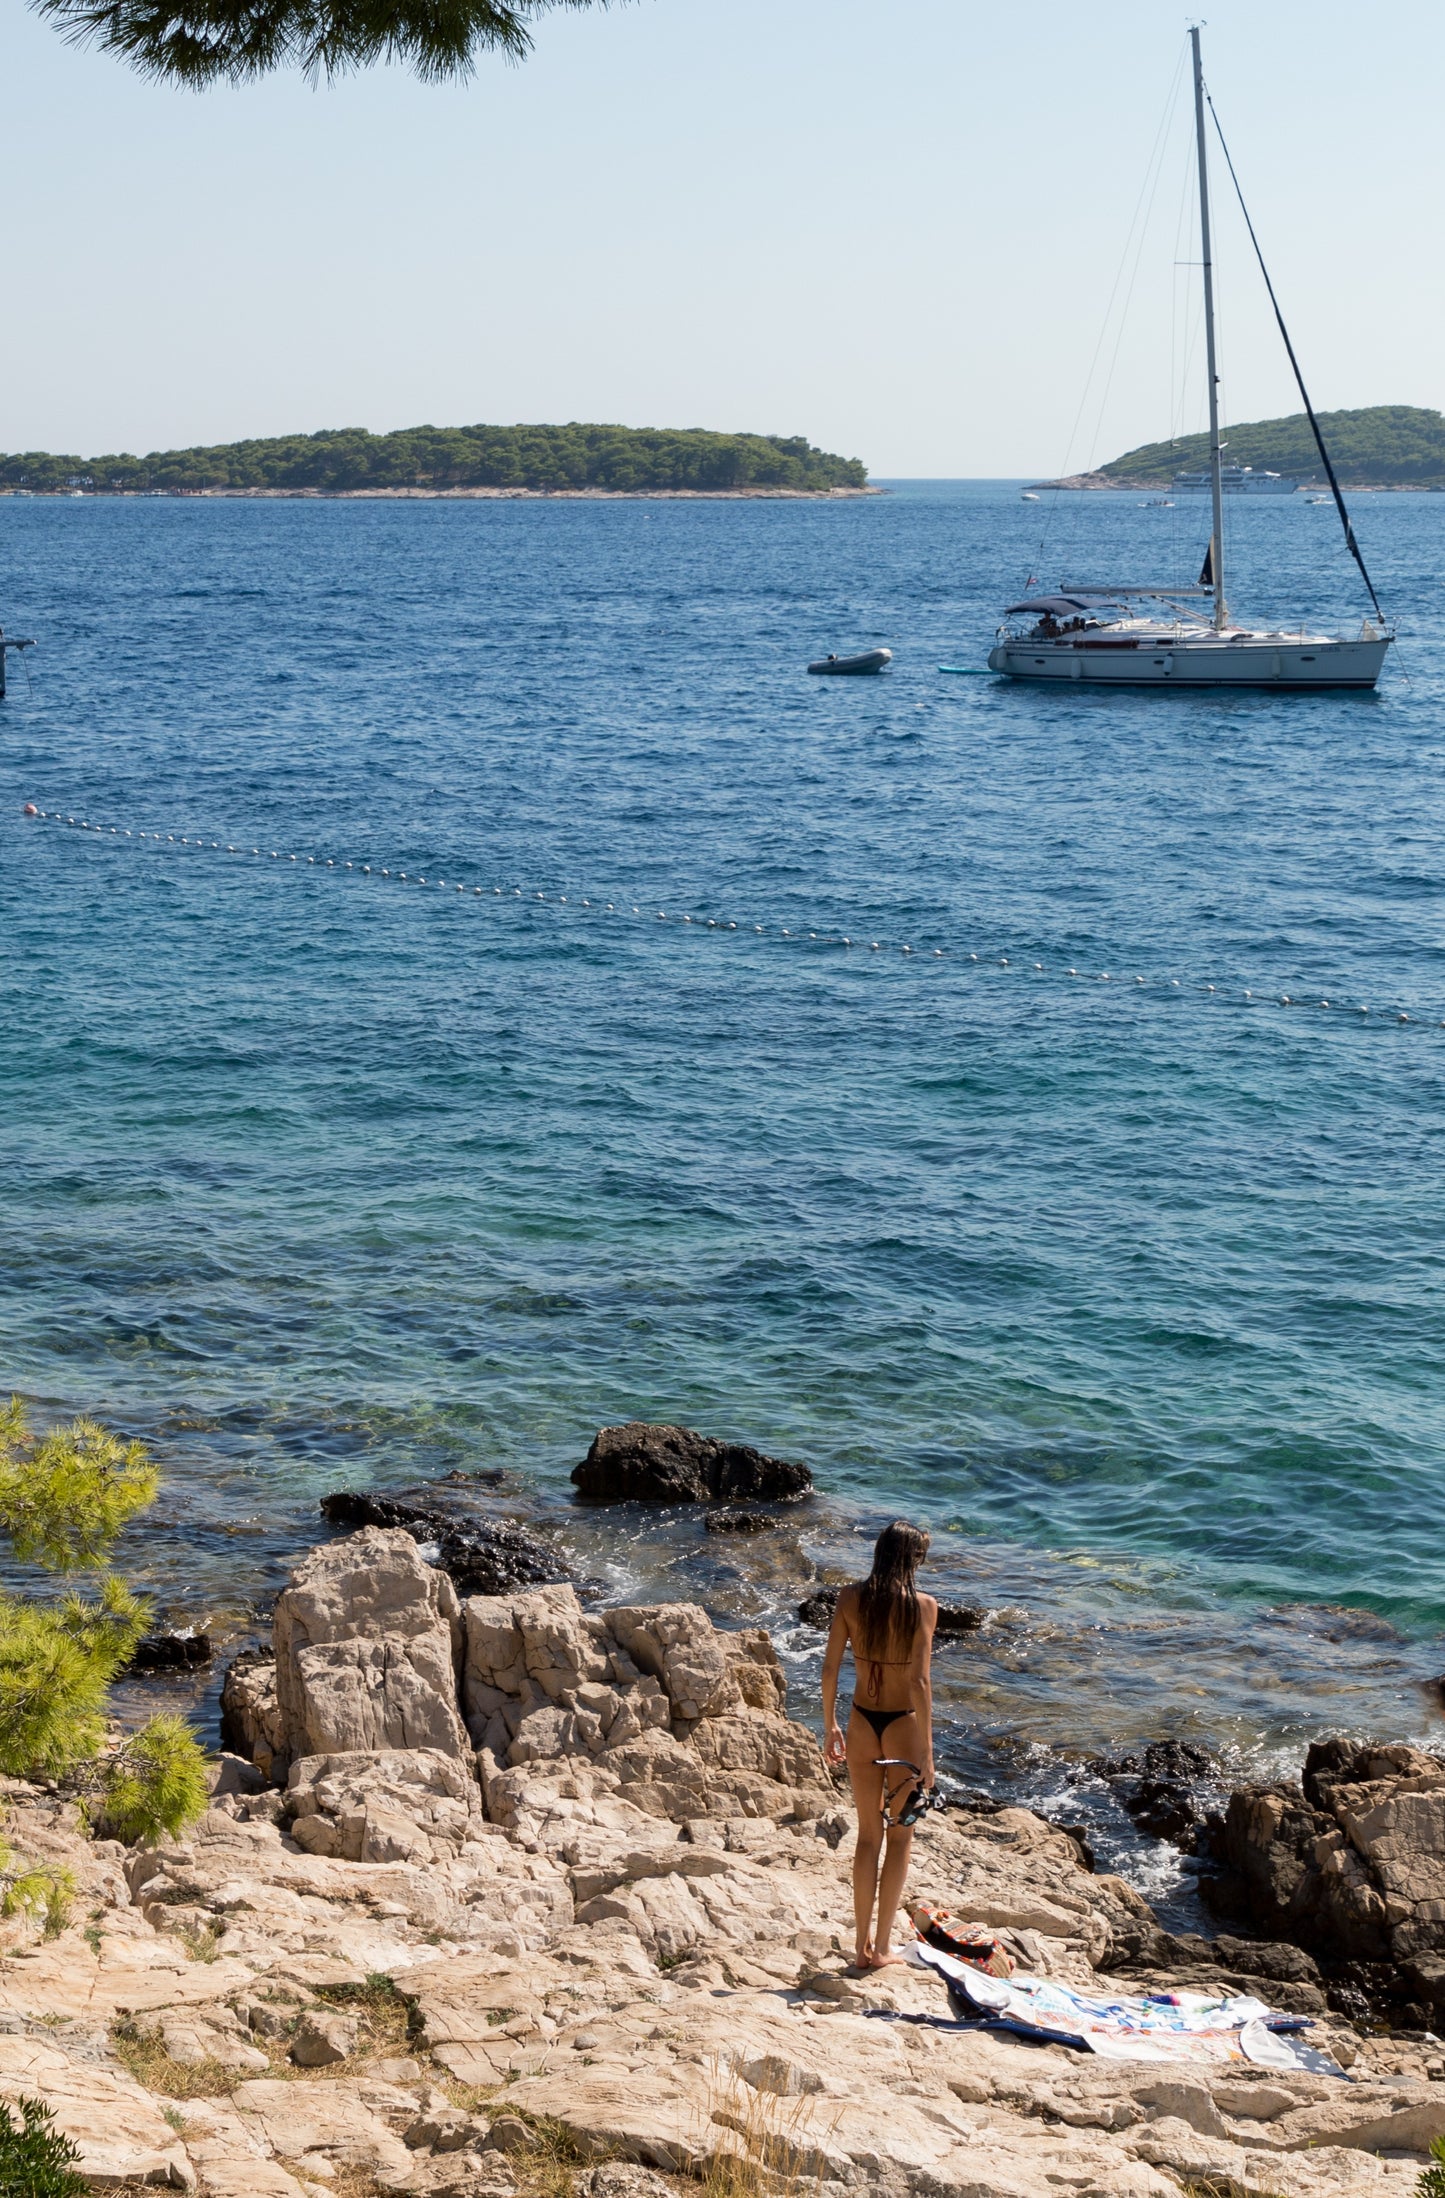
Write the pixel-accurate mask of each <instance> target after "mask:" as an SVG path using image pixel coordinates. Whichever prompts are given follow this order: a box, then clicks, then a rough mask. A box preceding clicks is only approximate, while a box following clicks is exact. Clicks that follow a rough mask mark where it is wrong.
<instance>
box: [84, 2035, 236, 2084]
mask: <svg viewBox="0 0 1445 2198" xmlns="http://www.w3.org/2000/svg"><path fill="white" fill-rule="evenodd" d="M111 2042H112V2043H113V2045H114V2046H115V2057H116V2059H117V2060H118V2061H119V2062H120V2064H121V2066H122V2067H123V2068H127V2069H129V2070H130V2073H131V2075H132V2076H134V2078H135V2080H136V2082H137V2083H138V2084H140V2085H142V2086H143V2088H144V2089H145V2090H147V2091H155V2092H158V2093H159V2094H160V2096H161V2097H162V2098H164V2099H220V2098H224V2097H226V2096H227V2095H228V2094H229V2093H231V2092H232V2091H234V2090H235V2088H236V2086H237V2084H238V2083H239V2082H240V2081H241V2073H240V2071H239V2070H237V2069H234V2068H227V2067H226V2066H225V2064H224V2063H223V2062H221V2061H198V2062H196V2063H195V2065H194V2066H191V2065H189V2064H187V2063H184V2062H181V2061H173V2060H172V2059H171V2057H170V2054H169V2053H168V2052H167V2051H166V2049H165V2047H164V2045H163V2044H162V2043H161V2037H160V2032H159V2031H158V2030H142V2029H141V2028H140V2027H139V2025H138V2024H136V2023H134V2022H119V2023H117V2024H116V2025H115V2027H114V2029H113V2030H112V2032H111Z"/></svg>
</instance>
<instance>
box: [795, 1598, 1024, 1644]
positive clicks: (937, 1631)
mask: <svg viewBox="0 0 1445 2198" xmlns="http://www.w3.org/2000/svg"><path fill="white" fill-rule="evenodd" d="M839 1593H840V1590H839V1589H838V1588H836V1587H819V1588H814V1590H813V1592H812V1594H811V1595H810V1596H809V1597H808V1598H807V1600H806V1601H805V1602H802V1603H799V1605H798V1608H797V1613H796V1616H797V1620H798V1623H799V1625H800V1626H816V1627H817V1629H818V1631H819V1632H820V1633H826V1632H827V1630H828V1628H829V1626H831V1624H832V1623H833V1612H834V1609H835V1608H836V1606H837V1602H838V1596H839ZM987 1616H988V1612H987V1611H986V1610H979V1609H976V1608H975V1607H974V1606H973V1605H972V1604H971V1603H940V1604H939V1606H938V1624H937V1626H936V1627H935V1628H934V1639H935V1640H938V1641H949V1640H956V1639H957V1637H958V1636H959V1635H960V1634H963V1633H977V1631H978V1629H979V1627H980V1626H981V1625H982V1624H983V1622H984V1619H985V1618H986V1617H987Z"/></svg>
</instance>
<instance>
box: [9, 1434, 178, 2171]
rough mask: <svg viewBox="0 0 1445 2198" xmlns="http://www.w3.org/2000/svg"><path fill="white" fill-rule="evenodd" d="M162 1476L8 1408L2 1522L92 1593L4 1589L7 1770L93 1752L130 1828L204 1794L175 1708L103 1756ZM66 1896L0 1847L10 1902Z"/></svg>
mask: <svg viewBox="0 0 1445 2198" xmlns="http://www.w3.org/2000/svg"><path fill="white" fill-rule="evenodd" d="M158 1485H159V1477H158V1475H157V1473H156V1469H155V1467H154V1466H153V1465H152V1464H151V1462H150V1460H149V1458H148V1457H147V1456H146V1453H145V1451H144V1449H143V1448H142V1446H141V1445H140V1444H139V1443H136V1442H132V1443H123V1442H121V1441H120V1440H119V1439H118V1438H117V1437H116V1436H114V1435H111V1434H108V1433H107V1431H106V1430H105V1429H104V1428H103V1427H98V1426H97V1425H96V1423H95V1422H94V1421H93V1420H84V1419H80V1420H73V1421H72V1422H71V1423H70V1425H69V1426H68V1427H57V1428H52V1429H51V1431H50V1433H49V1434H47V1435H43V1436H41V1437H39V1438H38V1439H37V1438H35V1437H34V1436H32V1435H31V1433H30V1431H29V1429H28V1427H27V1426H26V1422H25V1413H24V1409H23V1407H22V1405H21V1403H20V1400H19V1398H18V1397H12V1398H11V1400H10V1404H9V1408H8V1409H7V1410H4V1411H0V1534H4V1535H7V1536H8V1537H9V1539H10V1541H11V1543H12V1545H13V1547H14V1550H15V1554H16V1556H17V1557H19V1558H20V1559H22V1561H24V1562H26V1563H33V1564H39V1565H43V1566H44V1567H45V1568H46V1570H47V1571H51V1572H58V1573H61V1574H67V1573H75V1572H80V1571H88V1572H90V1573H91V1574H92V1575H93V1581H92V1588H91V1592H90V1593H89V1594H88V1595H83V1594H81V1593H80V1592H79V1591H78V1590H77V1589H74V1588H72V1589H70V1590H69V1591H68V1592H67V1593H66V1594H65V1595H64V1596H63V1597H62V1598H61V1600H60V1601H59V1602H58V1603H53V1604H51V1603H42V1602H38V1601H36V1600H35V1599H34V1598H32V1597H29V1596H21V1595H15V1594H8V1593H5V1592H3V1591H0V1774H5V1775H8V1776H10V1777H18V1778H33V1777H46V1778H55V1777H59V1776H60V1775H61V1774H62V1773H65V1772H71V1771H74V1770H75V1769H76V1768H77V1767H78V1766H82V1765H87V1764H88V1765H89V1770H88V1772H87V1773H85V1774H83V1777H82V1784H85V1785H88V1786H89V1788H90V1789H91V1791H92V1792H93V1793H95V1794H96V1795H98V1797H99V1814H100V1816H101V1818H102V1820H103V1821H104V1823H105V1825H106V1827H107V1829H108V1830H111V1831H113V1832H114V1833H115V1834H116V1835H117V1836H119V1837H120V1838H123V1839H126V1840H135V1839H155V1838H158V1837H159V1836H160V1835H161V1834H162V1833H163V1832H171V1833H175V1832H179V1831H181V1830H182V1829H183V1828H184V1827H185V1825H186V1824H188V1823H190V1822H191V1821H192V1819H193V1818H195V1817H196V1816H198V1815H199V1814H200V1812H201V1810H202V1809H204V1807H205V1805H206V1783H205V1762H204V1758H203V1756H202V1754H201V1750H200V1748H199V1746H198V1744H197V1742H196V1738H195V1735H194V1734H193V1733H192V1732H191V1730H190V1728H189V1727H188V1726H187V1725H185V1724H184V1723H183V1722H182V1721H181V1719H180V1718H178V1717H174V1716H164V1717H155V1718H152V1719H151V1721H150V1723H149V1724H148V1725H146V1726H145V1727H143V1728H142V1730H141V1731H140V1732H138V1733H136V1734H134V1735H133V1736H132V1738H131V1739H130V1740H129V1741H127V1742H126V1744H125V1746H124V1747H123V1748H121V1749H120V1750H119V1751H118V1753H117V1754H115V1755H114V1756H112V1757H111V1758H110V1759H109V1760H108V1761H107V1762H104V1763H98V1762H96V1760H95V1758H96V1751H97V1750H98V1748H99V1747H100V1744H101V1741H102V1738H103V1737H104V1732H105V1712H106V1704H107V1697H108V1693H109V1689H110V1684H111V1681H112V1680H113V1679H114V1678H115V1676H116V1674H117V1673H118V1672H119V1671H120V1670H121V1669H122V1668H123V1667H124V1666H125V1664H127V1663H128V1662H129V1660H130V1657H131V1655H132V1654H133V1652H134V1649H135V1645H136V1642H137V1641H138V1640H139V1639H140V1636H141V1634H142V1633H143V1632H144V1630H145V1624H146V1619H147V1616H148V1615H149V1613H148V1609H147V1606H146V1604H145V1602H144V1601H143V1600H142V1599H141V1598H140V1597H139V1596H136V1595H134V1594H132V1592H131V1590H130V1589H129V1588H128V1587H127V1586H126V1585H125V1583H124V1581H122V1580H119V1579H117V1578H116V1576H115V1574H114V1573H112V1572H110V1571H108V1570H107V1569H106V1562H107V1559H108V1558H109V1555H110V1552H111V1549H112V1547H113V1545H114V1543H115V1539H116V1536H117V1535H118V1534H119V1533H120V1531H121V1529H122V1527H124V1526H126V1525H127V1524H128V1523H129V1521H130V1520H131V1519H133V1518H134V1517H135V1516H136V1514H137V1513H138V1512H140V1511H142V1510H144V1509H145V1507H146V1505H147V1504H149V1503H150V1502H151V1501H152V1500H153V1498H154V1496H155V1493H156V1489H157V1486H158ZM67 1898H68V1895H67V1892H66V1889H65V1888H64V1887H63V1886H62V1885H61V1884H60V1882H59V1879H58V1878H56V1877H54V1876H53V1874H47V1873H45V1872H36V1871H30V1872H17V1871H16V1870H15V1868H14V1867H13V1860H12V1858H11V1857H10V1856H9V1854H8V1851H4V1850H0V1909H3V1911H4V1912H5V1913H7V1914H13V1913H15V1912H16V1910H17V1909H25V1910H26V1911H27V1912H30V1913H32V1914H36V1913H38V1914H41V1915H43V1918H44V1921H45V1925H46V1928H47V1929H48V1930H49V1929H53V1928H55V1927H56V1924H55V1918H56V1916H57V1915H58V1914H61V1913H62V1912H63V1909H64V1906H65V1902H66V1899H67ZM7 1903H8V1905H6V1904H7ZM0 2198H4V2194H3V2192H0Z"/></svg>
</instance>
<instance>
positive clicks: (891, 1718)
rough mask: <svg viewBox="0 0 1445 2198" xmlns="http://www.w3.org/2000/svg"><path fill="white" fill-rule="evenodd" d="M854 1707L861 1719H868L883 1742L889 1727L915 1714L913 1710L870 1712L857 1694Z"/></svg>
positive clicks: (854, 1698)
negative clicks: (902, 1718) (900, 1719)
mask: <svg viewBox="0 0 1445 2198" xmlns="http://www.w3.org/2000/svg"><path fill="white" fill-rule="evenodd" d="M853 1707H854V1709H855V1710H856V1711H857V1712H858V1715H859V1716H860V1717H866V1718H867V1720H868V1722H869V1724H870V1725H871V1726H872V1727H873V1730H874V1732H876V1733H877V1735H878V1738H879V1739H880V1740H881V1739H882V1738H883V1735H884V1733H885V1732H887V1730H888V1728H889V1726H890V1725H894V1724H896V1723H897V1722H898V1719H899V1718H900V1717H912V1715H913V1714H914V1713H913V1711H912V1710H911V1709H910V1710H870V1709H867V1708H865V1707H864V1705H863V1703H861V1702H860V1701H859V1699H858V1697H857V1695H856V1694H855V1695H854V1697H853Z"/></svg>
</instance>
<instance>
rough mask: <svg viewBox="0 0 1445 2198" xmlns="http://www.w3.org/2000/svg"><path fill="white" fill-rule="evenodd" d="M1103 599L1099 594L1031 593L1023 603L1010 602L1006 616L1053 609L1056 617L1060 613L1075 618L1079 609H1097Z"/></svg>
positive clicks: (1012, 616)
mask: <svg viewBox="0 0 1445 2198" xmlns="http://www.w3.org/2000/svg"><path fill="white" fill-rule="evenodd" d="M1101 600H1102V598H1101V597H1099V596H1097V595H1095V596H1087V595H1031V596H1029V597H1028V598H1027V599H1026V601H1024V602H1022V603H1010V605H1009V607H1008V609H1007V610H1006V611H1005V612H1004V617H1005V618H1016V617H1017V616H1018V615H1019V613H1020V612H1021V611H1037V612H1038V613H1039V614H1040V616H1042V614H1043V613H1044V612H1045V611H1052V612H1053V613H1054V616H1055V617H1056V618H1057V617H1058V616H1059V615H1060V613H1062V614H1063V615H1064V616H1065V617H1066V618H1073V617H1074V616H1075V615H1076V614H1077V613H1078V612H1079V611H1089V610H1094V609H1096V608H1097V607H1098V604H1099V603H1100V601H1101Z"/></svg>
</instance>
